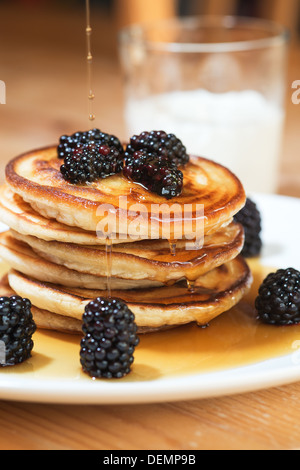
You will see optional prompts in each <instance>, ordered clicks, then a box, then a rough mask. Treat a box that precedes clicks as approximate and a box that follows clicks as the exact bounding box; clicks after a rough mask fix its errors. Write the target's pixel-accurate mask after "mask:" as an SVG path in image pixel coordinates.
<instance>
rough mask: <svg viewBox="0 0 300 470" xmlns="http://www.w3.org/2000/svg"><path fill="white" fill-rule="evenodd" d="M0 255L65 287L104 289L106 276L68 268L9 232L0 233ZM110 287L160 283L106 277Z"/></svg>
mask: <svg viewBox="0 0 300 470" xmlns="http://www.w3.org/2000/svg"><path fill="white" fill-rule="evenodd" d="M0 258H1V259H2V260H3V261H5V262H6V263H7V264H8V265H9V266H10V267H11V268H13V269H16V270H17V271H20V272H21V273H23V274H27V275H29V276H32V277H34V278H35V279H38V280H39V281H45V282H52V283H57V284H61V285H63V286H68V287H83V288H88V289H99V290H107V288H108V285H107V276H106V275H104V276H96V275H92V274H89V273H82V272H79V271H75V270H73V269H69V268H67V267H65V266H63V265H60V264H56V263H54V262H51V261H48V260H47V259H44V258H41V257H40V256H39V255H38V254H36V253H35V252H34V251H33V250H32V248H31V247H30V246H29V245H27V244H26V243H24V242H22V241H19V240H16V239H15V238H13V237H12V236H11V235H10V232H9V231H8V232H5V233H2V234H0ZM110 286H111V288H113V289H141V288H146V287H161V286H163V284H162V283H159V282H155V281H151V280H131V279H121V278H117V277H114V278H112V279H111V280H110Z"/></svg>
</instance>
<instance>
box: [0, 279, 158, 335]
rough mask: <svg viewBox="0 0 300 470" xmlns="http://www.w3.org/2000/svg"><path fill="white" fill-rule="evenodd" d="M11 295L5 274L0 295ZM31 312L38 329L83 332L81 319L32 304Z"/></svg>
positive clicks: (147, 329)
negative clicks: (58, 313)
mask: <svg viewBox="0 0 300 470" xmlns="http://www.w3.org/2000/svg"><path fill="white" fill-rule="evenodd" d="M12 295H16V293H15V292H14V291H13V290H12V289H11V287H10V286H9V283H8V276H7V275H5V276H4V277H3V278H2V279H0V296H5V297H10V296H12ZM31 313H32V316H33V319H34V322H35V324H36V326H37V328H38V329H41V330H53V331H58V332H60V333H67V334H77V335H78V334H79V335H82V334H83V333H82V322H81V320H77V319H75V318H71V317H66V316H64V315H57V314H56V313H52V312H49V311H48V310H42V309H40V308H37V307H35V306H34V305H33V306H32V307H31ZM163 329H166V328H138V333H139V334H145V333H153V332H156V331H159V330H163Z"/></svg>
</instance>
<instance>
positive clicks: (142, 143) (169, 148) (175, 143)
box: [125, 131, 189, 166]
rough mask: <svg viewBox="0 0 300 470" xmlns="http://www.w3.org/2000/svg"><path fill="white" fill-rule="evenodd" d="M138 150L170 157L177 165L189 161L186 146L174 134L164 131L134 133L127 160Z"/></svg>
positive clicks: (127, 151)
mask: <svg viewBox="0 0 300 470" xmlns="http://www.w3.org/2000/svg"><path fill="white" fill-rule="evenodd" d="M137 150H146V151H148V152H150V153H152V152H154V153H156V154H157V155H159V156H163V157H168V158H170V159H171V160H172V161H173V162H174V163H176V165H177V166H181V165H185V164H186V163H188V161H189V156H188V154H187V151H186V148H185V146H184V145H183V143H182V142H181V140H179V139H178V138H177V137H176V136H175V135H174V134H167V133H166V132H164V131H151V132H142V133H141V134H140V135H134V136H133V137H131V139H130V143H129V144H128V145H127V148H126V150H125V161H127V160H129V161H130V159H131V157H132V156H133V154H134V153H135V152H136V151H137Z"/></svg>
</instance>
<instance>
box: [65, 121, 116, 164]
mask: <svg viewBox="0 0 300 470" xmlns="http://www.w3.org/2000/svg"><path fill="white" fill-rule="evenodd" d="M89 142H96V143H98V144H101V145H107V146H108V147H115V148H116V149H118V150H119V152H120V153H123V146H122V144H121V142H120V140H119V139H118V137H116V136H115V135H111V134H107V133H105V132H102V131H101V130H100V129H96V128H95V129H91V130H89V131H84V132H75V133H73V134H71V135H62V136H61V137H60V140H59V145H58V147H57V156H58V158H61V159H64V158H65V157H66V155H68V154H69V153H71V152H72V150H73V149H75V148H76V146H77V144H87V143H89Z"/></svg>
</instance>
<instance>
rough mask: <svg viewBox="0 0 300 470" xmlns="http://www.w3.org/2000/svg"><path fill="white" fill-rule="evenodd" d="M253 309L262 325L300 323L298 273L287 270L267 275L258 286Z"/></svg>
mask: <svg viewBox="0 0 300 470" xmlns="http://www.w3.org/2000/svg"><path fill="white" fill-rule="evenodd" d="M255 308H256V310H257V313H258V318H259V319H260V320H261V321H262V322H264V323H268V324H271V325H294V324H298V323H300V272H299V271H297V270H296V269H293V268H288V269H280V270H278V271H277V272H275V273H271V274H269V275H268V276H267V277H266V279H265V280H264V282H263V283H262V285H261V286H260V289H259V295H258V297H257V298H256V301H255Z"/></svg>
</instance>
